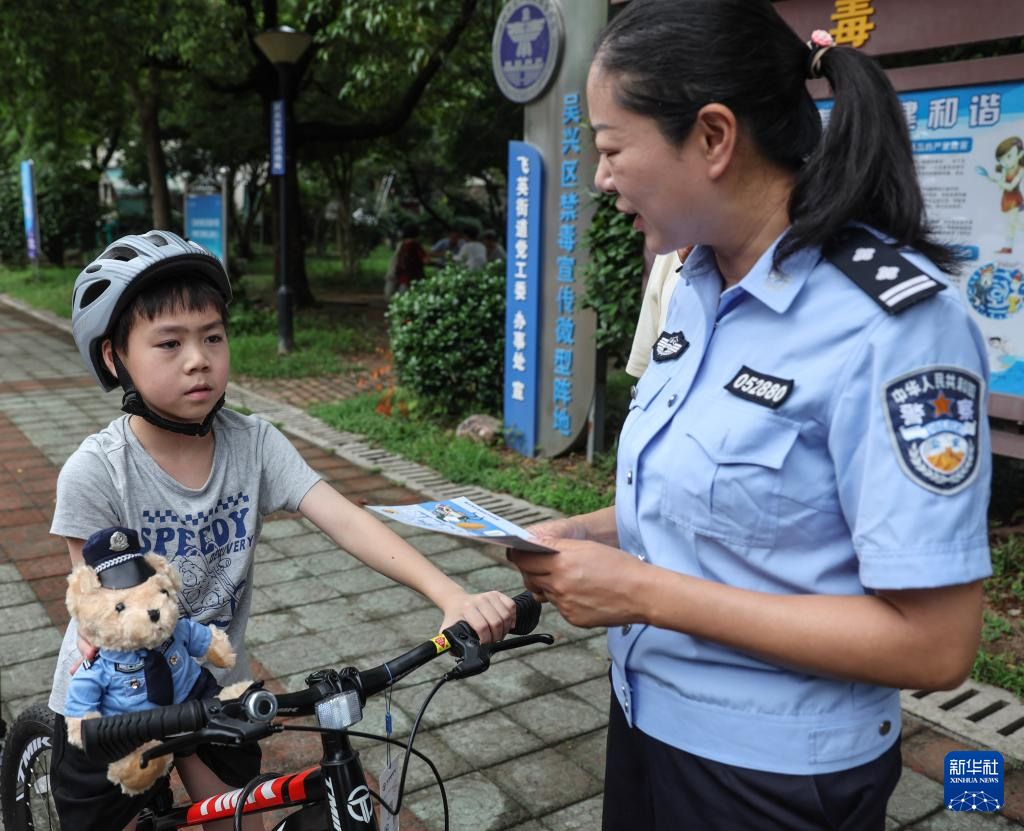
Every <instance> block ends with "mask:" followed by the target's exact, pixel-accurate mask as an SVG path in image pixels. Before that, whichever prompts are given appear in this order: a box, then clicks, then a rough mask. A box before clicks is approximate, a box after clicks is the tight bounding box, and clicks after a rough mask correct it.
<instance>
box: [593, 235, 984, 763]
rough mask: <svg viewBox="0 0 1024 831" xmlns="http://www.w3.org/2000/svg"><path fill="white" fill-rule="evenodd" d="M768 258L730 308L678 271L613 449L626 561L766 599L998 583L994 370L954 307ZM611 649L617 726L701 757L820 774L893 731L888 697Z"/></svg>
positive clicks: (621, 634) (825, 268)
mask: <svg viewBox="0 0 1024 831" xmlns="http://www.w3.org/2000/svg"><path fill="white" fill-rule="evenodd" d="M777 243H778V241H776V244H775V245H777ZM775 245H773V246H772V247H771V248H770V249H769V250H768V251H766V252H765V253H764V255H763V256H762V257H761V258H760V260H758V262H757V263H756V264H755V265H754V267H753V268H752V269H751V271H750V272H749V273H748V274H747V275H746V276H745V277H744V279H743V280H742V281H741V282H740V283H739V284H738V285H736V286H733V287H732V288H730V289H729V290H728V291H726V292H724V293H720V286H721V283H720V276H719V272H718V269H717V266H716V264H715V261H714V256H713V253H712V252H711V251H710V249H708V248H706V247H698V248H696V249H695V250H694V251H693V253H691V255H690V256H689V258H688V259H687V260H686V263H685V265H684V269H683V271H682V280H680V282H679V285H678V286H677V288H676V290H675V293H674V296H673V298H672V300H671V303H670V308H669V314H668V319H667V323H666V333H668V334H672V333H682V339H683V340H685V342H686V343H687V344H688V346H686V347H685V348H683V349H679V345H680V344H681V342H682V341H681V340H679V339H678V338H677V339H674V340H673V339H672V338H669V340H668V343H669V348H666V349H663V350H662V352H663V354H662V355H661V356H660V357H662V360H660V361H659V360H657V357H656V358H655V360H653V361H652V362H651V363H650V365H649V368H648V369H647V371H646V372H645V373H644V375H643V377H642V379H641V380H640V382H639V384H638V388H637V391H636V395H635V398H634V400H633V401H632V402H631V405H630V412H629V415H628V417H627V419H626V421H625V424H624V426H623V429H622V435H621V437H620V440H619V452H618V471H617V496H616V504H615V511H616V522H617V526H618V533H619V542H620V546H621V547H622V548H623V549H624V550H625V551H628V552H630V553H632V554H633V555H635V556H637V557H639V558H640V559H642V560H644V561H646V562H650V563H652V564H653V565H656V566H661V567H664V568H668V569H672V570H673V571H677V572H681V573H684V574H689V575H693V576H695V577H699V578H703V579H705V580H712V581H716V582H719V583H723V584H727V585H730V586H735V587H738V588H743V589H749V590H752V591H757V592H768V593H773V594H826V595H860V594H870V593H871V591H872V590H879V589H920V588H932V587H938V586H946V585H953V584H960V583H967V582H971V581H974V580H978V579H981V578H984V577H986V576H988V575H989V574H990V573H991V567H990V560H989V549H988V539H987V533H986V527H987V520H986V509H987V501H988V490H989V478H990V472H991V471H990V467H991V462H990V449H989V439H988V426H987V420H986V415H985V399H986V389H985V387H986V383H987V375H988V362H987V359H986V353H985V346H984V341H983V339H982V337H981V335H980V333H979V331H978V329H977V327H976V326H975V325H974V324H973V322H972V321H971V320H970V318H969V317H968V314H967V312H966V310H965V308H964V307H963V305H962V304H961V302H960V300H959V297H958V295H957V290H956V288H955V287H950V288H947V289H945V290H944V291H941V292H939V293H938V294H937V295H935V296H933V297H930V298H928V299H926V300H923V301H922V302H920V303H918V304H916V305H913V306H911V307H910V308H907V309H905V310H904V311H902V312H901V313H900V314H896V315H890V314H887V313H886V312H885V311H884V310H883V309H882V308H880V307H879V305H877V303H876V302H875V301H874V300H873V299H872V298H871V297H870V296H869V295H868V294H867V293H866V292H865V291H863V290H862V289H861V288H859V287H858V286H857V285H856V284H855V283H854V282H853V281H852V280H851V279H850V278H849V277H847V276H846V275H845V274H844V273H843V272H841V271H840V270H839V269H838V268H836V267H835V266H834V265H832V264H831V263H830V262H829V261H828V260H826V259H823V258H822V256H821V252H820V250H818V249H808V250H804V251H800V252H797V253H796V254H794V255H793V256H791V257H789V258H788V259H787V260H786V261H785V262H784V263H783V264H782V269H781V271H776V270H773V268H772V266H771V261H772V255H773V253H774V250H775ZM902 253H903V254H904V256H905V257H907V259H909V260H910V261H911V262H912V263H914V265H916V266H917V267H918V268H920V269H921V270H923V271H924V272H925V273H926V274H928V275H932V276H934V277H935V278H936V279H940V280H942V281H943V282H944V283H948V280H946V279H945V278H943V277H942V276H941V275H940V274H939V272H938V270H937V269H936V268H935V266H934V265H932V264H931V263H930V262H928V261H927V260H926V259H925V258H923V257H921V256H920V255H918V254H917V253H914V252H902ZM884 277H885V275H884V274H880V276H879V278H878V279H884ZM676 353H678V354H676ZM766 376H767V378H766ZM608 642H609V648H610V651H611V656H612V683H613V689H614V692H615V695H616V697H617V698H618V700H619V704H620V705H621V706H622V708H623V712H624V714H625V716H626V720H627V722H628V723H629V724H630V725H633V726H636V727H638V728H639V729H640V730H642V731H643V732H644V733H646V734H648V735H650V736H653V737H655V738H657V739H659V740H661V741H663V742H666V743H668V744H670V745H673V746H675V747H677V748H681V749H683V750H686V751H688V752H690V753H694V754H697V755H699V756H702V757H705V758H709V759H713V760H716V761H719V762H723V763H726V764H730V765H736V766H740V767H746V768H753V769H757V770H762V771H770V772H778V773H789V774H816V773H827V772H832V771H838V770H845V769H848V768H851V767H854V766H856V765H860V764H864V763H866V762H869V761H871V760H873V759H875V758H876V757H878V756H879V755H880V754H881V753H883V752H884V751H885V750H886V749H887V748H888V747H890V746H891V745H892V743H893V742H894V741H895V740H896V738H897V737H898V735H899V732H900V703H899V696H898V692H897V691H896V690H893V689H888V688H882V687H877V686H873V685H870V684H862V683H855V682H852V681H842V680H835V679H832V678H824V677H819V676H816V675H812V674H808V673H803V672H799V671H794V670H792V669H786V668H783V667H779V666H775V665H773V664H771V663H767V662H766V661H764V660H761V659H759V658H757V657H755V656H753V655H749V654H745V653H743V652H740V651H737V650H735V649H731V648H729V647H726V646H721V645H718V644H716V643H713V642H711V641H707V640H701V639H698V638H694V637H690V636H689V635H685V634H681V633H678V632H672V631H668V630H664V629H658V628H655V627H651V626H642V625H633V626H629V627H616V628H614V629H611V630H609V635H608Z"/></svg>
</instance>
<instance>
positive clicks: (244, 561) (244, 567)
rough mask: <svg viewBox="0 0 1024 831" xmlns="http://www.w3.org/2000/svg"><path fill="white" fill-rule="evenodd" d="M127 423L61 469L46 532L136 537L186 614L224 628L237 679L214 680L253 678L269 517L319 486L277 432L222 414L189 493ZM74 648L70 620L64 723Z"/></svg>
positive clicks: (61, 667) (61, 661)
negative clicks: (257, 569)
mask: <svg viewBox="0 0 1024 831" xmlns="http://www.w3.org/2000/svg"><path fill="white" fill-rule="evenodd" d="M128 420H129V416H122V417H121V418H118V419H115V420H114V421H112V422H111V423H110V424H109V425H108V426H107V427H106V428H105V429H103V430H101V431H100V432H98V433H95V434H94V435H92V436H89V438H87V439H86V440H85V441H84V442H82V444H81V446H80V447H79V448H78V450H76V451H75V452H74V453H73V454H72V455H71V457H70V458H69V459H68V460H67V462H66V463H65V464H64V467H63V468H62V469H61V472H60V476H59V478H58V480H57V504H56V507H55V510H54V515H53V524H52V525H51V526H50V532H51V533H53V534H58V535H60V536H62V537H73V538H76V539H87V538H88V537H89V536H91V535H92V534H93V533H95V532H96V531H99V530H101V529H103V528H108V527H110V526H113V525H121V526H124V527H128V528H135V529H136V530H138V532H139V541H140V543H141V545H142V550H143V552H145V553H155V554H160V555H161V556H164V557H167V559H168V560H170V562H171V563H172V564H173V565H174V566H175V567H176V568H177V569H178V573H179V574H180V575H181V582H182V589H181V595H180V597H179V606H180V607H181V611H182V614H183V615H184V616H187V617H190V618H192V620H195V621H197V622H199V623H207V624H211V625H217V626H220V627H222V628H224V629H225V631H226V633H227V635H228V637H229V639H230V640H231V645H232V646H233V647H234V649H235V652H236V653H237V655H238V659H237V662H236V663H235V666H234V668H233V669H231V670H221V669H217V668H216V667H212V666H211V667H210V670H211V671H212V672H213V673H214V675H215V676H216V677H217V680H218V681H219V682H220V683H221V684H224V685H227V684H231V683H234V682H235V681H240V680H242V679H244V678H249V677H251V673H250V671H249V658H248V656H247V654H246V651H245V627H246V623H247V622H248V619H249V606H250V602H251V598H252V578H253V549H254V548H255V545H256V541H257V540H258V539H259V535H260V529H261V527H262V524H263V517H264V516H266V515H267V514H271V513H273V512H274V511H277V510H281V509H284V510H288V511H295V510H297V509H298V506H299V503H300V502H301V501H302V498H303V497H304V496H305V495H306V493H307V492H308V491H309V489H310V488H311V487H313V485H315V484H316V483H317V481H318V480H319V479H320V476H319V475H318V474H317V473H316V472H315V471H314V470H313V469H312V468H311V467H310V466H309V465H308V464H306V462H305V460H304V459H303V458H302V456H300V455H299V453H298V451H297V450H296V449H295V448H294V447H293V446H292V444H291V443H290V442H289V441H288V439H286V438H285V437H284V436H283V435H282V434H281V432H280V431H279V430H278V429H277V428H276V427H274V426H273V425H272V424H269V423H268V422H266V421H263V420H262V419H258V418H255V417H253V416H245V415H242V414H241V413H236V412H233V411H231V410H226V409H225V410H221V411H220V412H219V413H218V414H217V416H216V419H215V421H214V426H213V435H214V440H215V446H214V454H213V465H212V468H211V471H210V477H209V479H208V480H207V482H206V484H204V485H203V486H202V487H200V488H196V489H192V488H187V487H185V486H184V485H182V484H181V483H180V482H178V481H177V480H176V479H174V477H172V476H171V475H170V474H169V473H167V471H165V470H164V469H163V468H161V467H160V466H159V465H158V464H157V463H156V462H155V461H154V460H153V458H152V456H150V455H149V453H148V452H146V450H145V449H144V448H143V447H142V445H141V444H140V443H139V440H138V439H137V438H136V436H135V434H134V433H133V432H132V430H131V428H130V427H129V426H128ZM77 642H78V627H77V625H76V623H75V621H74V620H72V621H71V623H70V624H69V625H68V629H67V632H66V633H65V635H64V642H63V643H62V645H61V650H60V657H59V658H58V660H57V669H56V672H55V673H54V678H53V690H52V692H51V694H50V708H51V709H53V710H55V711H56V712H58V713H63V711H64V701H65V698H66V697H67V686H68V681H69V680H70V675H69V674H68V672H69V670H70V668H71V666H72V665H73V664H74V662H75V661H76V660H78V658H79V653H78V647H77Z"/></svg>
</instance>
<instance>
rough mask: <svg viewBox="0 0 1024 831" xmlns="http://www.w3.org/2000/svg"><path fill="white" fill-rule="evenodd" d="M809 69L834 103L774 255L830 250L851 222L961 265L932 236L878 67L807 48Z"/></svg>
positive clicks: (948, 264)
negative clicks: (814, 247)
mask: <svg viewBox="0 0 1024 831" xmlns="http://www.w3.org/2000/svg"><path fill="white" fill-rule="evenodd" d="M809 55H810V56H811V60H810V61H809V63H808V67H809V72H808V74H809V75H811V76H812V77H824V78H825V79H826V80H827V81H828V83H829V85H830V86H831V88H832V92H833V95H834V105H833V107H832V111H831V115H830V118H829V121H828V126H827V127H826V128H825V130H824V132H823V135H822V138H821V141H820V142H819V143H818V145H817V147H816V148H815V149H814V151H813V152H812V153H811V154H810V156H809V157H808V158H807V160H806V162H805V163H804V165H803V166H802V167H801V169H800V173H799V175H798V177H797V181H796V185H795V187H794V188H793V193H792V196H791V197H790V203H789V214H790V219H791V221H792V227H791V228H790V232H789V234H788V235H787V237H786V239H785V240H784V241H783V243H782V244H781V245H780V246H779V251H778V252H777V255H776V256H777V259H781V258H783V257H785V256H786V255H787V254H789V253H792V252H793V251H796V250H798V249H800V248H804V247H807V246H812V245H822V246H824V248H825V249H826V251H827V250H828V246H829V243H830V242H831V241H832V240H833V239H835V235H836V233H837V232H838V231H839V230H840V229H841V228H842V227H843V226H844V225H846V224H847V223H848V222H850V221H859V222H864V223H866V224H868V225H871V226H873V227H874V228H877V229H878V230H879V231H882V232H884V233H886V234H888V235H890V236H891V237H893V238H894V239H895V240H896V242H897V243H898V244H900V245H908V246H911V247H912V248H915V249H917V250H918V251H920V252H921V253H922V254H924V255H925V256H927V257H928V258H929V259H930V260H932V262H934V263H935V264H936V265H938V266H939V267H940V268H943V269H954V268H955V267H956V265H957V263H958V259H957V257H956V256H955V255H954V254H953V252H952V251H951V249H949V248H947V247H946V246H944V245H941V244H939V243H937V242H935V241H934V240H932V239H931V238H930V236H929V233H928V229H927V226H926V223H925V209H924V199H923V197H922V195H921V188H920V185H919V184H918V180H917V173H916V171H915V168H914V156H913V152H912V150H911V144H910V134H909V133H908V131H907V124H906V117H905V116H904V113H903V107H902V105H901V104H900V101H899V98H898V97H897V96H896V92H895V91H894V90H893V88H892V84H890V83H889V79H888V78H887V77H886V75H885V73H884V72H883V71H882V69H881V67H879V66H878V64H877V63H876V62H875V61H874V60H872V59H871V58H869V57H867V56H866V55H863V54H861V53H860V52H858V51H857V50H856V49H852V48H849V47H844V46H831V47H830V46H827V45H826V46H824V47H821V46H816V45H814V44H813V43H812V44H811V47H810V49H809Z"/></svg>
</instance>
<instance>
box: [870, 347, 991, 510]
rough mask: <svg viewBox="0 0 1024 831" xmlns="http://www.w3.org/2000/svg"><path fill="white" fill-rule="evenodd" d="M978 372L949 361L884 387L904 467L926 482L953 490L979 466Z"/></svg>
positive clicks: (944, 491) (941, 489)
mask: <svg viewBox="0 0 1024 831" xmlns="http://www.w3.org/2000/svg"><path fill="white" fill-rule="evenodd" d="M981 394H982V382H981V380H980V379H979V378H978V376H976V375H974V374H973V373H970V372H967V371H965V370H963V369H958V368H957V367H950V366H933V367H928V368H927V369H919V370H915V371H914V372H910V373H907V374H906V375H901V376H900V377H899V378H896V379H894V380H892V381H890V382H888V383H887V384H886V385H885V388H884V390H883V393H882V395H883V398H884V407H885V415H886V419H887V421H888V424H889V433H890V435H891V437H892V440H893V444H894V445H895V448H896V452H897V455H898V456H899V460H900V466H901V467H902V468H903V471H904V473H906V474H907V475H908V476H909V477H910V478H911V479H913V480H914V481H915V482H917V484H919V485H920V486H921V487H923V488H926V489H927V490H930V491H932V492H934V493H941V494H944V495H949V494H954V493H957V492H958V491H960V490H962V489H963V488H965V487H967V485H968V484H969V483H970V481H971V479H973V478H974V473H975V472H976V471H977V469H978V432H979V428H978V416H979V408H978V404H979V402H980V400H981Z"/></svg>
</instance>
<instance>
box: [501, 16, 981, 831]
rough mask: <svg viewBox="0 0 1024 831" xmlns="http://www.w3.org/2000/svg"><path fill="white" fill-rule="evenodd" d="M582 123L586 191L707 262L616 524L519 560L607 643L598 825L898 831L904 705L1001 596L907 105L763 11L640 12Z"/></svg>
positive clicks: (650, 411) (936, 681)
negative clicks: (816, 86) (824, 100)
mask: <svg viewBox="0 0 1024 831" xmlns="http://www.w3.org/2000/svg"><path fill="white" fill-rule="evenodd" d="M824 5H825V4H822V6H824ZM709 45H711V48H709ZM819 77H824V78H826V79H827V80H828V82H829V84H830V86H831V88H832V92H833V95H834V101H835V106H834V108H833V110H832V116H831V119H830V121H829V125H828V128H827V129H826V130H824V131H823V130H822V125H821V119H820V117H819V115H818V112H817V109H816V108H815V105H814V101H813V100H812V98H811V96H810V94H809V92H808V90H807V83H806V82H807V80H808V79H809V78H819ZM587 103H588V108H589V114H588V115H589V123H590V124H591V125H592V129H593V133H594V141H595V144H596V146H597V151H598V154H599V162H598V166H597V171H596V174H595V179H594V183H595V185H596V186H597V188H598V189H599V190H601V191H604V192H606V193H610V194H613V195H614V197H615V204H616V207H617V208H618V210H620V211H622V212H623V213H626V214H629V215H632V216H634V222H633V225H634V228H635V229H636V230H638V231H641V232H642V233H643V234H644V239H645V242H646V244H647V246H648V247H649V248H650V249H651V250H652V251H653V252H655V253H656V254H669V253H671V252H672V251H674V250H676V249H678V248H679V247H680V246H683V245H688V244H691V243H692V244H695V245H694V249H693V251H691V252H690V255H689V256H688V257H687V259H686V262H685V263H684V264H683V270H682V272H681V274H680V280H679V283H678V284H677V285H676V288H675V291H674V293H673V299H672V302H671V303H670V304H669V309H668V316H667V319H666V322H665V325H664V330H663V331H662V333H661V334H660V335H659V336H658V339H657V340H656V341H655V344H654V348H653V353H652V359H651V363H650V365H649V366H648V368H647V370H646V371H645V372H644V374H643V377H641V378H640V381H639V382H638V384H637V393H636V396H635V398H634V399H633V400H632V401H631V402H630V410H629V415H628V416H627V418H626V420H625V423H624V425H623V428H622V432H621V435H620V436H619V442H618V459H617V466H616V497H615V505H614V507H609V508H606V509H602V510H598V511H594V512H591V513H587V514H582V515H578V516H572V517H566V518H559V519H555V520H551V521H549V522H546V523H543V524H540V525H537V526H534V527H533V528H531V529H529V530H530V531H531V532H532V533H533V535H534V536H535V537H537V538H538V539H539V540H540V542H542V543H543V544H545V545H548V546H550V547H551V548H554V549H556V552H555V553H546V554H536V553H531V552H525V551H512V552H511V553H510V554H509V557H510V559H511V560H512V562H513V563H515V564H516V565H517V566H518V567H519V569H520V571H521V572H522V573H523V577H524V582H525V585H526V587H527V588H528V589H529V590H530V591H531V592H533V593H534V594H536V595H537V596H538V597H539V598H541V599H546V600H548V601H550V602H551V603H553V604H555V606H556V607H557V608H558V610H559V612H560V613H561V614H562V615H563V617H565V618H566V619H567V620H568V621H569V622H570V623H573V624H575V625H577V626H601V627H607V628H608V645H609V651H610V654H611V659H612V667H611V673H610V674H611V699H610V713H609V727H608V746H607V755H606V759H607V764H606V769H605V777H604V782H605V794H604V814H603V829H604V831H646V830H647V829H653V831H675V829H678V828H681V827H685V828H694V829H700V830H701V831H735V829H756V831H826V829H829V830H830V831H837V829H838V830H839V831H882V829H884V828H885V827H886V804H887V802H888V800H889V797H890V795H891V794H892V792H893V789H894V788H895V786H896V783H897V781H898V780H899V777H900V774H901V771H902V764H901V756H900V719H901V709H900V696H899V690H900V689H901V688H906V689H912V690H941V689H951V688H953V687H956V686H957V685H959V684H960V683H961V682H962V681H963V680H964V679H965V678H966V677H967V675H968V673H969V672H970V669H971V666H972V664H973V662H974V659H975V656H976V654H977V649H978V641H979V636H980V632H981V623H982V607H983V593H982V580H983V579H984V578H985V577H987V576H989V575H990V574H991V573H992V567H991V563H990V557H989V545H988V521H987V509H988V496H989V483H990V475H991V446H990V441H989V433H988V418H987V412H986V402H987V398H988V396H987V385H988V360H987V356H986V344H985V341H984V339H983V338H982V336H981V333H980V332H979V331H978V328H977V326H976V325H975V324H974V322H973V321H972V319H971V316H970V313H969V310H968V309H967V308H965V305H964V303H963V302H962V300H961V298H960V296H959V292H958V291H957V289H956V287H955V283H954V282H953V277H951V276H950V275H953V274H955V273H956V269H957V268H958V267H959V260H958V259H957V257H956V255H955V254H954V253H953V252H952V251H951V250H950V249H948V248H946V247H945V246H943V245H942V244H940V243H938V242H937V241H936V240H935V239H934V238H932V237H931V236H930V234H929V231H928V226H927V224H926V221H925V210H924V200H923V198H922V194H921V187H920V184H919V182H918V179H917V175H916V171H915V167H914V156H913V152H912V148H911V143H910V136H909V134H908V132H907V125H906V119H905V117H904V113H903V109H902V107H901V105H900V101H899V99H898V98H897V96H896V94H895V92H894V91H893V88H892V85H891V83H890V82H889V79H888V78H887V77H886V75H885V73H884V71H883V70H882V69H881V68H880V67H879V66H878V65H877V64H876V63H875V62H874V61H873V60H872V59H871V58H870V57H869V56H867V55H865V54H863V53H862V52H860V51H858V50H857V49H854V48H850V47H843V46H836V45H835V44H834V43H833V41H832V39H831V36H830V35H829V34H828V33H827V32H824V31H822V30H818V31H816V32H814V33H813V34H812V35H811V39H810V42H809V43H807V42H805V40H804V38H801V37H799V36H798V35H797V34H796V33H795V32H793V30H792V29H790V28H789V27H788V26H787V25H786V23H785V21H784V20H783V19H782V18H781V17H780V15H779V12H778V11H777V9H776V6H775V5H773V4H772V3H771V2H770V0H687V1H686V2H685V3H681V2H679V0H631V2H630V3H628V4H626V5H625V7H624V8H623V9H622V11H620V12H619V13H618V14H617V15H616V16H615V17H614V18H613V19H612V20H611V22H610V23H609V24H608V25H607V26H606V28H605V29H604V31H603V32H602V33H601V35H600V36H599V39H598V45H597V48H596V53H595V56H594V59H593V62H592V64H591V68H590V74H589V77H588V80H587ZM951 283H952V286H951Z"/></svg>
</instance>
